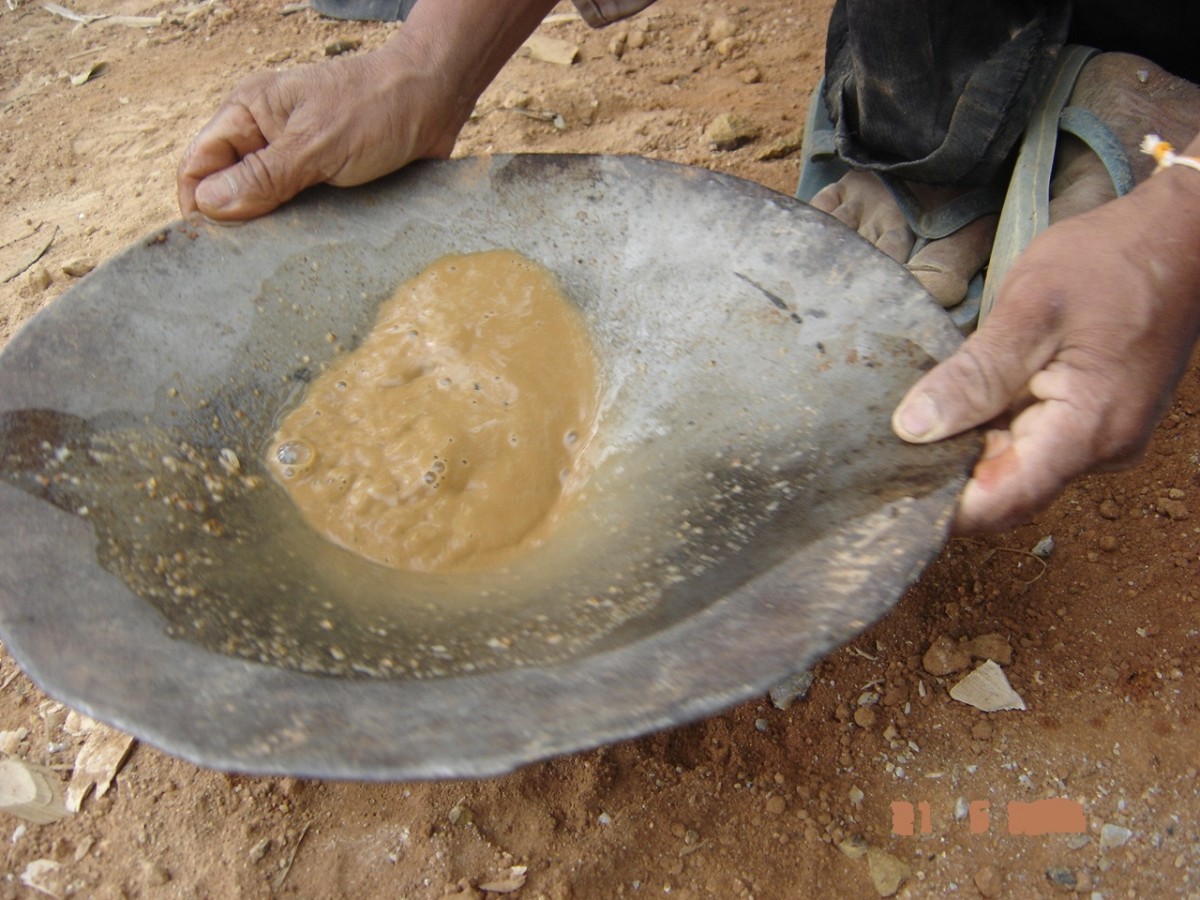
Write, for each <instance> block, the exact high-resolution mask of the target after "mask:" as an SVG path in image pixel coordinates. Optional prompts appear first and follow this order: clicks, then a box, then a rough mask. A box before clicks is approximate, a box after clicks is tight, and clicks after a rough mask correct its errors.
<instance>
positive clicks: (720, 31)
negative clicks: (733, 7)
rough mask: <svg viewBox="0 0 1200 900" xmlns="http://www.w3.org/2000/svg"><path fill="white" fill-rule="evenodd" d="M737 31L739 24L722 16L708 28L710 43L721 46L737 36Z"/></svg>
mask: <svg viewBox="0 0 1200 900" xmlns="http://www.w3.org/2000/svg"><path fill="white" fill-rule="evenodd" d="M737 30H738V29H737V23H735V22H734V21H733V20H732V19H728V18H726V17H725V16H720V17H719V18H716V19H714V20H713V23H712V24H711V25H709V26H708V35H707V37H708V42H709V43H710V44H714V45H715V44H719V43H721V41H724V40H728V39H729V38H731V37H733V36H734V35H735V34H737Z"/></svg>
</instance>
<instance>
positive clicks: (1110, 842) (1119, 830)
mask: <svg viewBox="0 0 1200 900" xmlns="http://www.w3.org/2000/svg"><path fill="white" fill-rule="evenodd" d="M1131 837H1133V832H1132V831H1130V830H1129V829H1128V828H1123V827H1122V826H1120V825H1113V824H1111V823H1109V824H1106V825H1105V826H1104V827H1103V828H1101V829H1100V849H1101V850H1115V849H1116V848H1117V847H1124V846H1125V845H1126V844H1127V843H1128V842H1129V839H1130V838H1131Z"/></svg>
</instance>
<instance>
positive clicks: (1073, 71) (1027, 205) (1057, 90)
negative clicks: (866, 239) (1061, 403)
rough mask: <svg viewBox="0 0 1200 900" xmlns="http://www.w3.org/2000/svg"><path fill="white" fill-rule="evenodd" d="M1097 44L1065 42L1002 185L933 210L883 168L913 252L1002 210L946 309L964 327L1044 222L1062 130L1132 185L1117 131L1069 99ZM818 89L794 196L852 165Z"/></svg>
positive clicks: (979, 315) (1116, 179)
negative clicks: (978, 261)
mask: <svg viewBox="0 0 1200 900" xmlns="http://www.w3.org/2000/svg"><path fill="white" fill-rule="evenodd" d="M1098 52H1099V51H1097V50H1094V49H1092V48H1089V47H1078V46H1073V45H1072V46H1067V47H1064V48H1063V50H1062V52H1061V53H1060V55H1059V60H1058V64H1057V67H1056V69H1055V72H1054V75H1053V77H1052V78H1051V80H1050V84H1049V86H1048V87H1047V89H1046V90H1045V91H1044V92H1043V94H1042V97H1041V99H1040V100H1039V101H1038V103H1037V104H1036V106H1035V108H1034V110H1033V113H1032V116H1031V118H1030V122H1029V125H1028V126H1027V127H1026V130H1025V133H1024V136H1023V138H1022V141H1021V145H1020V147H1019V149H1018V151H1017V157H1016V163H1015V164H1014V168H1013V173H1012V176H1011V177H1010V179H1009V182H1008V187H1007V191H1005V190H1003V189H1001V188H999V187H995V186H992V187H984V188H978V189H976V190H973V191H968V192H967V193H965V194H963V195H961V196H959V197H957V198H955V199H954V200H952V201H950V202H949V203H947V204H946V205H945V206H942V207H941V208H939V209H937V210H933V211H922V210H921V208H920V205H919V204H918V203H917V201H916V198H915V197H914V196H913V195H912V192H911V191H909V190H908V188H907V187H906V186H905V185H904V184H903V183H902V182H900V181H899V179H895V178H889V177H887V176H880V177H881V180H882V181H883V183H884V184H885V185H886V186H887V187H888V189H889V190H890V191H891V193H892V196H893V197H894V198H895V199H896V202H897V204H898V205H899V207H900V210H901V212H903V213H904V217H905V219H906V220H907V222H908V224H909V227H910V228H911V229H912V230H913V233H914V234H916V235H917V242H916V244H915V245H914V247H913V252H914V253H915V252H916V251H917V250H919V249H920V248H921V247H923V246H924V245H925V244H926V243H928V242H929V241H931V240H938V239H939V238H943V237H946V236H947V235H949V234H952V233H953V232H955V231H957V230H958V229H959V228H962V227H963V226H964V225H967V224H969V223H970V222H973V221H975V220H976V219H978V218H979V217H980V216H983V215H987V214H988V213H995V212H999V213H1000V220H999V222H998V223H997V226H996V238H995V240H994V241H993V245H992V255H991V259H990V261H989V263H988V265H987V267H986V269H985V270H984V272H983V273H980V274H978V275H976V276H975V277H974V278H973V279H972V280H971V283H970V286H969V288H968V290H967V296H966V298H965V299H964V300H963V301H962V302H961V303H959V304H958V305H956V306H954V307H952V308H950V309H948V310H947V311H946V312H947V313H948V315H949V316H950V318H951V319H952V320H953V321H954V323H955V325H957V326H958V328H959V329H960V330H961V331H962V332H963V333H967V332H970V331H972V330H974V329H975V328H976V327H977V325H978V323H979V322H982V321H983V318H984V317H985V316H986V315H987V313H988V312H989V311H990V309H991V306H992V304H993V303H994V301H995V294H996V291H997V290H998V288H999V284H1000V282H1001V280H1002V279H1003V276H1004V274H1005V273H1006V272H1007V271H1008V268H1009V267H1010V266H1011V265H1012V262H1013V260H1014V259H1016V257H1017V255H1018V254H1019V253H1020V252H1021V251H1022V250H1023V249H1024V248H1025V247H1026V246H1027V245H1028V244H1029V242H1030V241H1031V240H1033V237H1034V236H1035V235H1036V234H1037V233H1038V232H1039V231H1041V230H1042V229H1043V228H1045V227H1046V225H1048V224H1049V220H1050V216H1049V203H1050V177H1051V174H1052V170H1053V164H1054V151H1055V146H1056V144H1057V139H1058V132H1059V131H1060V130H1061V131H1065V132H1067V133H1068V134H1072V135H1074V136H1076V137H1078V138H1079V139H1080V140H1082V141H1083V142H1084V143H1085V144H1087V146H1088V147H1090V148H1091V150H1092V152H1094V153H1095V154H1096V156H1097V157H1099V159H1100V160H1101V162H1102V163H1103V164H1104V166H1105V168H1106V169H1107V171H1108V173H1109V176H1110V177H1111V178H1112V180H1113V185H1114V186H1115V187H1116V189H1117V194H1118V196H1120V195H1121V194H1125V193H1127V192H1128V191H1129V190H1130V189H1131V188H1132V187H1133V169H1132V167H1131V166H1130V164H1129V158H1128V156H1127V155H1126V154H1125V151H1124V150H1123V149H1122V147H1121V144H1120V141H1118V140H1117V138H1116V136H1115V135H1113V133H1112V132H1111V131H1110V130H1109V128H1108V127H1107V126H1106V125H1105V124H1104V123H1103V122H1101V121H1100V119H1099V118H1097V117H1096V116H1095V115H1094V114H1093V113H1091V112H1089V111H1088V110H1085V109H1082V108H1079V107H1068V106H1066V103H1067V99H1068V98H1069V97H1070V96H1071V91H1072V90H1074V87H1075V82H1076V80H1078V78H1079V73H1080V72H1081V71H1082V70H1083V67H1084V65H1085V64H1086V63H1087V61H1088V60H1090V59H1091V58H1092V57H1093V56H1095V55H1096V54H1097V53H1098ZM823 90H824V83H823V82H822V83H821V84H819V85H818V86H817V89H816V91H814V93H813V96H812V100H811V102H810V103H809V114H808V121H807V123H806V127H805V134H804V143H803V145H802V147H801V154H802V157H801V159H802V161H801V170H800V180H799V184H798V186H797V189H796V196H797V198H798V199H800V200H803V201H805V202H810V201H811V200H812V198H813V196H815V195H816V193H817V192H818V191H819V190H820V189H821V188H823V187H824V186H825V185H827V184H832V183H834V182H835V181H836V180H837V179H839V178H841V177H842V175H844V174H845V173H846V172H847V171H849V167H848V166H847V165H846V164H845V163H843V162H842V161H841V160H840V159H838V157H837V148H836V144H835V140H834V126H833V123H832V122H831V121H830V120H829V116H828V114H827V113H826V111H825V102H824V95H823Z"/></svg>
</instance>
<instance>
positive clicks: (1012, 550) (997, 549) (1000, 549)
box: [984, 547, 1048, 584]
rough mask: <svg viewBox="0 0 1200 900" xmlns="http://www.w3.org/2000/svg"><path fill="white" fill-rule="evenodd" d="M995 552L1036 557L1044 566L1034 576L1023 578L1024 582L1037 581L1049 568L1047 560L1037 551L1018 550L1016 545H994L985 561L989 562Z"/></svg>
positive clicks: (1031, 582)
mask: <svg viewBox="0 0 1200 900" xmlns="http://www.w3.org/2000/svg"><path fill="white" fill-rule="evenodd" d="M994 553H1013V554H1016V555H1017V556H1028V557H1029V558H1030V559H1036V560H1037V561H1038V562H1039V563H1040V564H1041V567H1042V568H1041V570H1040V571H1039V572H1038V573H1037V574H1036V575H1034V576H1033V577H1032V578H1029V579H1022V584H1033V583H1034V582H1035V581H1037V580H1038V579H1039V578H1041V577H1042V576H1043V575H1045V574H1046V569H1047V568H1048V566H1047V565H1046V561H1045V560H1044V559H1042V558H1041V557H1040V556H1038V555H1037V554H1036V553H1030V552H1029V551H1028V550H1018V549H1016V548H1015V547H992V548H991V550H990V551H989V552H988V555H987V557H986V558H985V559H984V562H987V561H988V559H991V557H992V554H994Z"/></svg>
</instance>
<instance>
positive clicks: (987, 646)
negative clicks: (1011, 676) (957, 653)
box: [962, 632, 1013, 666]
mask: <svg viewBox="0 0 1200 900" xmlns="http://www.w3.org/2000/svg"><path fill="white" fill-rule="evenodd" d="M962 649H963V650H964V651H965V652H966V653H969V654H970V655H971V657H972V658H973V659H990V660H991V661H992V662H994V663H996V664H997V665H1001V666H1008V665H1012V659H1013V651H1012V644H1010V643H1009V642H1008V638H1006V637H1005V636H1004V635H1002V634H996V633H995V632H992V633H990V634H981V635H980V636H979V637H977V638H973V639H971V640H969V641H967V642H966V643H965V644H963V646H962Z"/></svg>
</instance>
